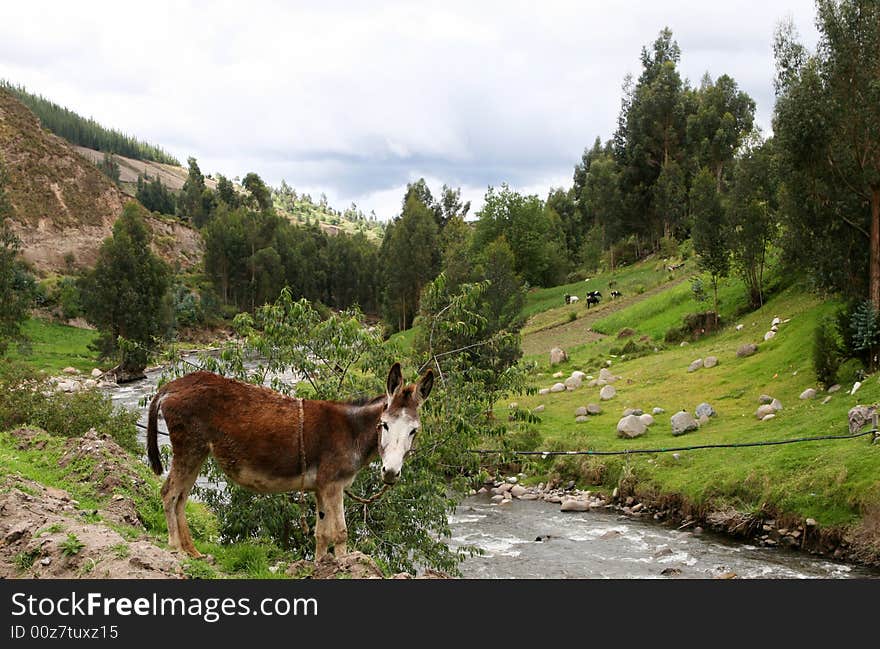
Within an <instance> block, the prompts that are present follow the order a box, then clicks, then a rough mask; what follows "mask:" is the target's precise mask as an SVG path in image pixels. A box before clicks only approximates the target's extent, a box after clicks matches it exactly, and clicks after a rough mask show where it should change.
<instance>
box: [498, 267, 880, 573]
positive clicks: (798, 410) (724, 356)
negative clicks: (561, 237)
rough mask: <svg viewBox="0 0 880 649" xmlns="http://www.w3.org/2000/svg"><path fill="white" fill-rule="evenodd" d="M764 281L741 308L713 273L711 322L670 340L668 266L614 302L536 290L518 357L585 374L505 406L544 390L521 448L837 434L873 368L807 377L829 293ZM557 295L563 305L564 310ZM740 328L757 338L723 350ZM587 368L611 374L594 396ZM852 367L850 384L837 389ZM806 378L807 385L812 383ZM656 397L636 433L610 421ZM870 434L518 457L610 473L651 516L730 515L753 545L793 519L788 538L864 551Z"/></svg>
mask: <svg viewBox="0 0 880 649" xmlns="http://www.w3.org/2000/svg"><path fill="white" fill-rule="evenodd" d="M627 272H629V273H633V272H639V271H638V269H633V270H629V271H627ZM611 281H614V279H612V280H611ZM618 281H622V279H618ZM790 281H791V280H790V278H789V282H790ZM773 284H774V289H773V291H774V293H773V296H772V298H771V299H770V300H769V301H768V302H767V303H766V304H765V305H764V307H763V308H761V309H759V310H758V311H754V312H748V311H747V310H746V308H745V304H746V303H747V300H746V295H745V289H744V288H743V286H742V285H741V284H740V283H739V282H738V281H736V280H734V279H729V280H726V281H725V282H724V284H723V285H722V287H721V289H720V291H719V294H720V296H721V309H720V311H721V316H722V318H723V320H724V322H726V326H725V327H724V328H723V329H722V330H721V331H720V332H718V333H716V334H714V335H709V336H703V337H701V338H698V339H697V340H691V341H689V342H685V343H678V342H676V343H666V342H664V337H665V332H666V331H667V330H668V329H669V328H673V327H677V326H680V325H681V321H682V317H683V316H684V315H685V314H687V313H688V312H691V311H699V310H700V308H701V305H698V304H697V303H696V302H695V301H694V300H693V298H692V296H691V295H690V290H689V287H688V286H687V285H686V284H684V283H682V282H680V281H671V282H668V283H658V284H657V288H656V289H653V290H651V289H649V290H646V291H645V292H644V293H643V294H641V295H639V296H638V297H636V298H631V299H630V300H629V301H626V302H621V303H618V305H616V306H617V307H619V308H615V307H613V306H612V303H611V302H610V301H606V304H607V306H606V307H604V309H601V310H596V311H595V314H589V315H588V314H587V313H586V309H585V307H583V306H578V305H572V306H559V305H558V302H557V303H556V304H555V305H552V306H551V305H549V304H548V306H549V308H544V309H541V308H540V306H537V305H536V308H537V309H538V310H537V312H535V313H534V314H533V316H532V318H531V320H530V321H529V323H528V324H527V326H526V329H525V330H524V331H525V334H524V337H523V347H524V349H525V350H526V359H527V360H532V361H535V362H536V363H537V364H538V368H537V370H536V373H535V374H534V378H533V385H534V387H535V388H536V389H538V390H542V391H544V390H546V389H547V388H549V387H550V386H552V385H553V384H554V383H556V382H558V381H563V380H565V377H568V376H570V375H571V374H572V372H574V371H582V372H584V373H585V375H586V376H585V377H584V379H583V382H582V384H581V386H580V387H578V388H576V389H573V390H566V391H563V392H560V393H552V392H546V391H545V392H544V394H540V393H539V394H535V395H530V396H523V397H521V398H520V399H518V407H519V408H522V409H524V410H526V411H531V412H534V410H535V408H538V406H543V408H539V413H540V414H538V416H539V417H540V421H539V423H537V424H535V425H534V433H536V434H537V435H536V436H535V435H533V437H532V438H529V439H531V442H530V443H529V446H530V448H529V450H533V449H537V450H545V449H550V450H566V451H568V450H580V451H583V450H587V449H591V450H596V451H623V450H624V449H629V450H637V449H657V448H669V447H689V446H694V445H703V444H742V443H756V442H773V443H776V442H780V441H785V440H791V439H794V438H801V437H810V436H817V435H819V436H821V435H846V434H848V432H849V427H848V413H849V411H850V409H851V408H853V407H854V406H856V405H857V404H870V403H876V402H878V401H880V383H878V380H877V377H876V376H867V377H866V376H864V375H863V374H862V373H861V368H860V367H859V366H858V364H857V363H856V362H855V361H851V362H848V363H846V364H844V365H843V366H842V368H841V370H840V372H839V374H838V380H839V382H840V384H841V386H842V387H840V388H839V389H837V390H828V391H825V390H822V389H821V387H820V386H818V385H817V384H816V378H815V374H814V372H813V368H812V357H811V349H812V340H813V332H814V330H815V328H816V325H817V324H818V323H819V322H820V321H821V320H822V319H823V318H825V317H827V316H829V315H832V314H833V313H834V312H835V311H836V309H837V308H838V307H839V306H840V305H839V304H838V303H836V302H834V301H832V300H823V299H820V298H819V297H817V296H815V295H813V294H811V293H810V292H809V291H808V290H806V289H805V288H803V287H801V286H799V285H798V284H797V283H789V284H787V285H783V284H781V280H779V279H777V280H776V281H774V282H773ZM606 285H607V283H606ZM559 288H560V289H562V288H564V287H559ZM548 290H549V289H548ZM538 297H540V296H538ZM535 300H537V298H535ZM535 300H533V302H534V301H535ZM624 300H625V298H624ZM578 309H579V311H578ZM594 309H595V307H594ZM572 310H574V312H575V313H576V314H577V318H576V319H575V320H568V318H564V317H563V316H564V315H565V314H567V313H568V312H569V311H572ZM776 318H779V319H780V321H781V322H780V323H779V324H778V326H777V328H778V333H777V334H776V335H775V337H772V338H770V339H768V340H765V333H766V332H768V331H769V330H770V328H771V323H772V322H774V320H775V319H776ZM542 321H545V322H551V323H552V322H560V321H561V322H562V323H561V324H558V325H556V326H554V327H551V328H543V327H541V326H539V324H537V323H540V322H542ZM585 324H589V326H588V327H584V325H585ZM738 325H742V326H741V327H739V326H738ZM587 331H589V332H590V334H591V335H590V336H589V337H586V336H585V335H584V334H585V333H586V332H587ZM578 334H579V335H578ZM556 339H558V340H563V341H565V342H564V343H563V347H564V348H565V350H566V352H567V353H568V360H567V361H566V362H564V363H562V364H556V365H552V366H551V365H550V363H549V358H548V352H549V349H550V347H552V346H555V344H556ZM747 344H756V347H757V352H756V353H754V354H752V355H748V356H740V355H739V354H738V353H737V352H738V351H739V349H740V348H741V347H742V346H744V345H747ZM708 357H714V358H715V359H716V360H717V364H714V365H713V366H712V367H702V362H700V363H696V364H695V365H696V366H698V369H696V370H695V371H688V370H689V366H691V364H692V363H694V362H695V361H697V360H698V359H700V360H701V359H706V358H708ZM600 372H602V375H604V376H605V377H608V376H609V375H610V376H611V381H612V385H613V387H614V390H615V392H616V394H615V395H614V396H613V397H612V398H610V399H608V400H603V399H602V398H601V397H600V389H601V387H602V386H603V385H604V379H603V380H602V381H599V380H598V379H599V378H600V376H601V375H600ZM560 373H561V374H560ZM856 381H860V382H861V387H859V388H858V389H857V391H856V392H855V393H854V394H851V390H852V388H853V387H854V385H855V382H856ZM808 389H814V390H816V394H815V396H811V394H810V393H808V392H805V391H807V390H808ZM762 395H769V396H772V397H775V398H776V399H778V400H779V401H780V402H781V404H782V409H781V410H779V411H778V412H776V413H775V417H773V418H771V419H769V420H766V421H763V420H761V419H758V417H756V411H757V408H758V406H759V404H760V401H759V399H760V398H761V396H762ZM704 402H705V403H708V404H710V405H711V406H712V409H713V410H714V411H715V413H716V414H714V415H713V416H711V417H709V418H708V419H706V420H705V421H703V422H702V423H701V424H700V426H699V428H698V429H697V430H693V431H691V432H688V433H687V434H685V435H683V436H675V435H674V434H673V431H672V426H671V416H672V415H675V414H676V413H678V412H680V411H682V410H685V411H688V412H690V413H692V414H693V413H694V412H695V410H696V408H697V406H698V405H700V404H702V403H704ZM589 404H595V405H597V406H599V409H600V410H601V412H600V413H599V414H595V415H589V416H586V417H581V420H580V421H578V420H577V419H576V413H577V412H578V409H579V408H586V407H587V406H588V405H589ZM501 405H502V408H500V409H499V412H501V411H505V412H506V410H507V404H501ZM655 408H661V409H663V412H659V411H658V412H656V413H655V414H654V415H653V419H654V423H653V424H652V425H650V426H648V427H647V429H646V432H644V434H642V435H640V436H638V437H635V438H631V439H630V438H624V437H622V436H620V435H618V432H617V429H618V425H619V422H620V421H621V419H622V417H623V416H624V412H625V410H626V409H641V410H643V411H644V412H645V413H648V414H651V413H652V412H653V411H654V409H655ZM870 441H871V437H870V436H868V437H861V438H857V439H853V440H825V441H815V442H805V443H795V444H785V445H775V444H774V445H772V446H755V447H744V448H722V449H705V450H689V451H681V452H680V453H677V454H676V455H673V454H672V453H648V454H638V455H626V456H624V455H619V456H603V457H599V456H588V455H581V456H560V457H554V456H549V457H545V458H541V459H538V458H540V456H532V457H529V458H526V459H524V460H523V461H524V462H525V463H526V468H525V470H526V472H527V473H529V474H531V475H534V476H539V477H536V479H544V480H554V479H555V480H568V479H574V480H575V481H577V482H579V483H581V484H584V485H597V486H599V487H600V488H603V489H604V488H607V489H608V490H609V491H611V490H612V489H613V488H615V487H617V488H618V489H619V492H620V494H621V501H622V500H623V498H624V497H630V496H632V497H634V498H635V500H636V501H639V502H642V503H645V507H646V511H647V508H651V511H652V512H655V513H657V515H658V516H661V517H662V516H666V515H668V514H669V512H671V511H678V512H679V513H682V514H683V515H684V514H686V515H687V516H690V519H691V524H694V522H695V521H703V522H706V521H709V522H710V523H711V521H716V522H717V521H722V522H723V521H735V522H736V525H740V526H741V527H740V528H739V529H738V530H737V531H736V533H737V534H740V535H743V536H751V537H752V538H754V539H756V540H757V541H758V542H760V543H766V544H767V545H772V544H774V543H785V544H790V543H791V542H792V538H791V537H790V536H789V537H785V535H784V534H783V535H782V536H783V537H784V538H780V536H779V534H777V532H776V530H777V528H785V529H788V530H795V531H796V530H806V531H804V532H803V535H804V538H803V539H801V541H803V540H804V539H806V537H807V536H808V535H811V537H810V539H807V541H806V545H803V543H801V545H802V547H806V548H807V549H811V550H814V551H817V552H823V553H828V554H831V553H834V555H835V556H838V557H847V558H850V559H854V560H858V561H863V562H866V563H872V564H875V565H877V564H880V482H878V481H877V478H876V476H877V475H878V472H880V453H878V446H877V445H876V444H875V445H871V443H870ZM587 488H589V487H587ZM592 488H593V489H595V487H592ZM722 514H723V515H722ZM655 518H656V516H655ZM807 520H809V521H810V523H807V522H806V521H807ZM720 527H721V528H723V527H724V525H720ZM808 528H809V529H808ZM799 534H800V532H799Z"/></svg>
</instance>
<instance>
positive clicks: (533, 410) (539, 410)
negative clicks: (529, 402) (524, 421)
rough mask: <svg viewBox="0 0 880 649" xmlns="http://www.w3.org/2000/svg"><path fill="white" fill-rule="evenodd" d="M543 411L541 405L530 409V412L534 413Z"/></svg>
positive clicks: (542, 405)
mask: <svg viewBox="0 0 880 649" xmlns="http://www.w3.org/2000/svg"><path fill="white" fill-rule="evenodd" d="M544 410H545V408H544V404H543V403H542V404H541V405H540V406H535V407H534V408H532V412H534V413H540V412H544Z"/></svg>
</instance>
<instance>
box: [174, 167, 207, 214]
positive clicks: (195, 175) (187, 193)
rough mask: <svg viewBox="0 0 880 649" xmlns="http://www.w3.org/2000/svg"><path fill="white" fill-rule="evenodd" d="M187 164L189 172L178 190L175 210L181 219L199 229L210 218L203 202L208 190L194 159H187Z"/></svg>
mask: <svg viewBox="0 0 880 649" xmlns="http://www.w3.org/2000/svg"><path fill="white" fill-rule="evenodd" d="M187 163H188V164H189V172H188V173H187V176H186V180H185V181H184V182H183V187H182V188H181V190H180V198H179V199H178V201H177V208H178V210H179V211H180V215H181V216H182V217H184V218H186V219H189V221H190V222H191V223H192V224H193V225H195V226H196V227H197V228H200V227H202V226H203V225H205V223H207V222H208V218H209V216H210V213H209V209H208V206H207V205H206V200H205V195H206V193H207V191H208V189H207V186H206V185H205V177H204V176H203V175H202V170H201V169H199V163H198V162H197V161H196V159H195V158H193V157H190V158H188V159H187Z"/></svg>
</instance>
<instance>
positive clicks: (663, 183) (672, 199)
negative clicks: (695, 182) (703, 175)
mask: <svg viewBox="0 0 880 649" xmlns="http://www.w3.org/2000/svg"><path fill="white" fill-rule="evenodd" d="M654 209H655V210H656V212H657V215H658V216H659V218H660V220H661V221H662V223H663V236H664V237H667V238H671V237H674V236H676V234H678V235H679V236H681V235H682V230H683V229H684V225H685V217H686V216H687V185H686V184H685V177H684V173H683V172H682V170H681V167H680V166H679V164H678V163H677V162H676V161H675V160H669V161H668V162H667V163H666V164H664V165H663V168H662V169H661V170H660V175H659V176H658V177H657V183H656V184H655V186H654ZM682 238H683V237H682Z"/></svg>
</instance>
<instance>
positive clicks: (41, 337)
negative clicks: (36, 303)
mask: <svg viewBox="0 0 880 649" xmlns="http://www.w3.org/2000/svg"><path fill="white" fill-rule="evenodd" d="M22 333H23V334H24V336H25V338H26V340H27V342H26V343H25V344H24V345H15V344H13V345H10V349H9V356H10V357H11V358H13V359H18V360H21V361H24V362H25V363H27V364H29V365H31V366H32V367H34V368H36V369H38V370H43V371H46V372H49V373H53V374H57V373H58V372H60V371H61V370H62V369H64V368H65V367H75V368H76V369H78V370H80V371H81V372H89V371H91V369H92V368H94V367H100V365H99V362H98V354H97V352H94V351H92V350H90V349H89V345H90V344H91V343H93V342H94V341H95V340H96V339H97V337H98V332H96V331H91V330H89V329H79V328H77V327H69V326H67V325H63V324H58V323H55V322H50V321H48V320H43V319H40V318H30V319H28V320H27V321H25V323H24V326H23V327H22Z"/></svg>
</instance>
